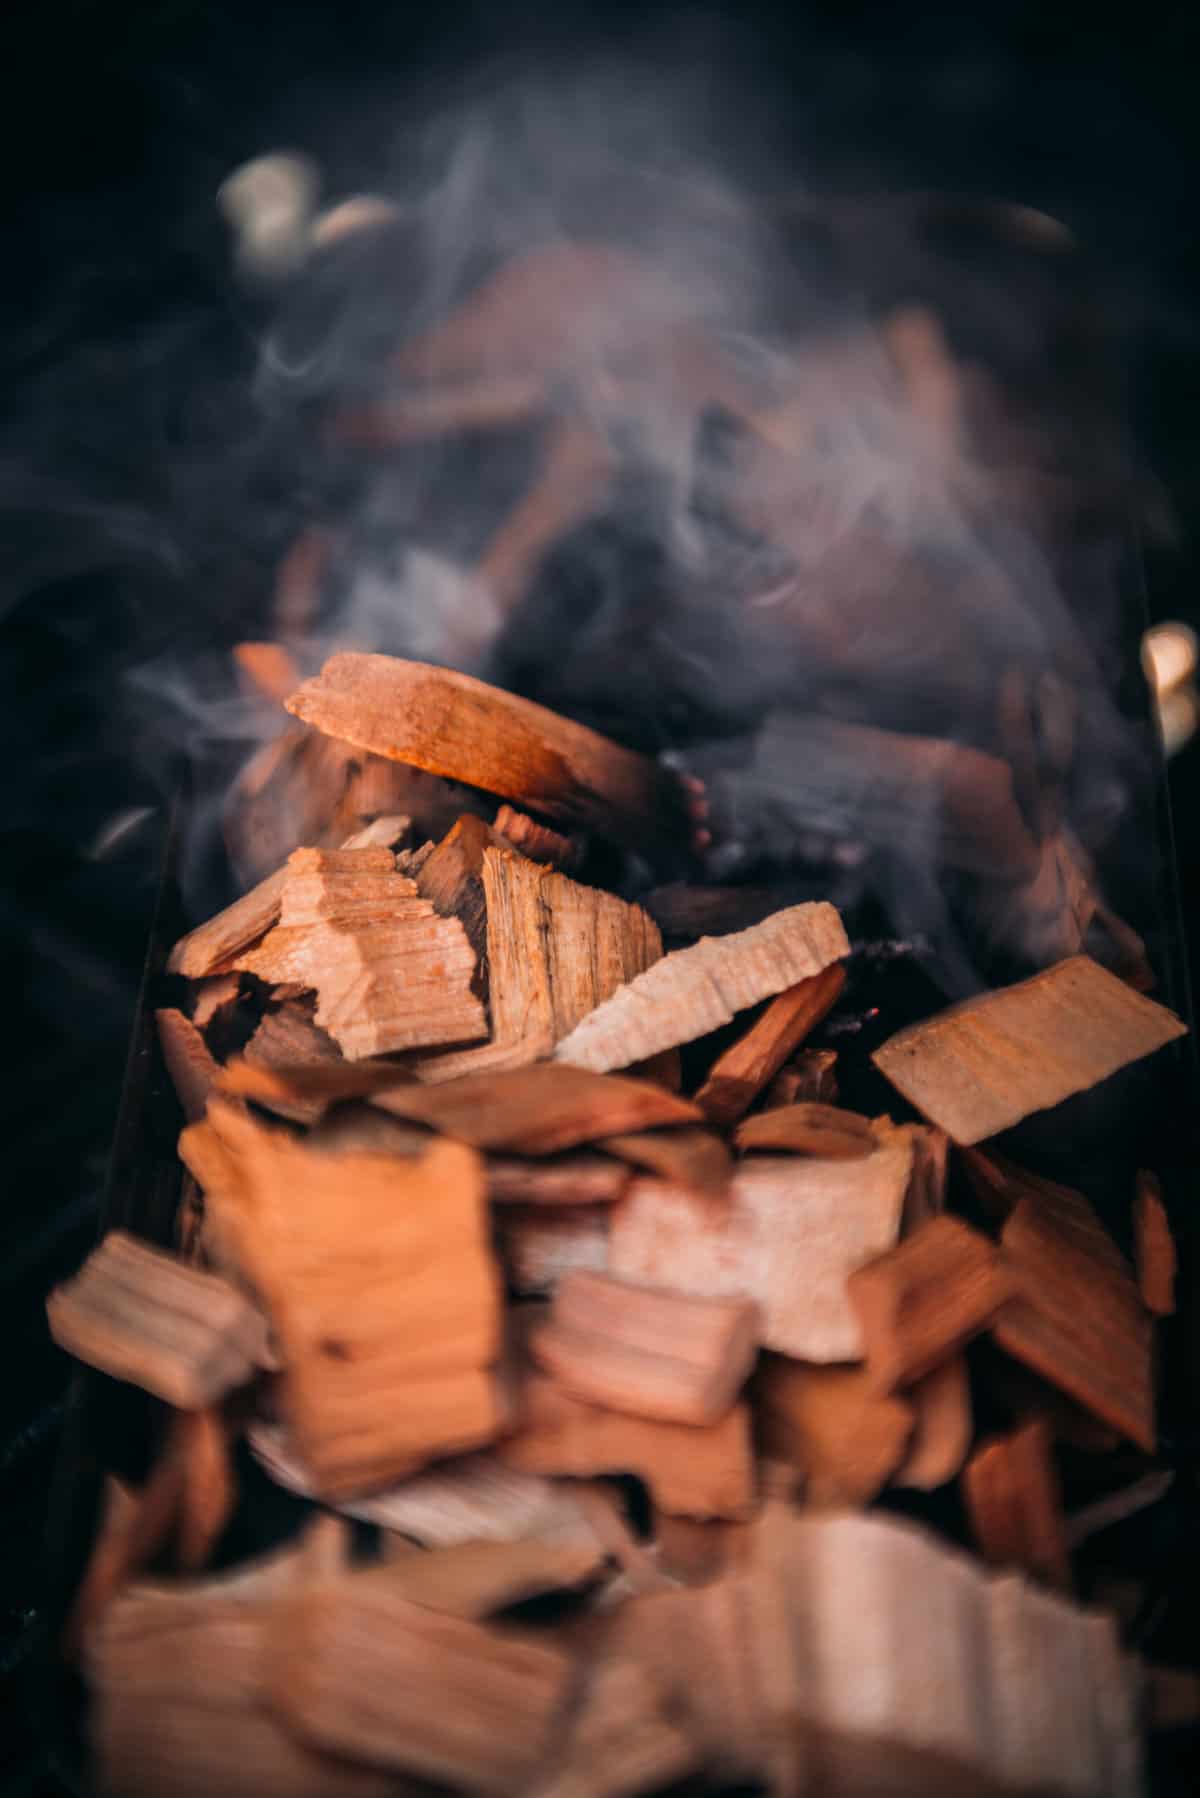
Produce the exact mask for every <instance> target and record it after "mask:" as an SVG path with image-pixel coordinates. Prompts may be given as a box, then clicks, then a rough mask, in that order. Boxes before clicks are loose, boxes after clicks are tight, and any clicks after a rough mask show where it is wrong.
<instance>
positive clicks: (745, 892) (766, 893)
mask: <svg viewBox="0 0 1200 1798" xmlns="http://www.w3.org/2000/svg"><path fill="white" fill-rule="evenodd" d="M785 903H786V900H785ZM779 906H780V896H779V888H778V887H777V886H766V887H723V886H707V887H699V886H688V885H686V884H685V883H684V882H682V881H676V882H673V883H672V884H671V885H670V886H662V887H655V888H654V890H653V892H650V893H647V895H646V910H647V911H648V912H649V913H650V916H651V917H652V918H653V919H654V921H655V923H656V924H657V925H658V927H659V929H660V930H661V931H662V933H663V935H664V936H665V937H691V938H692V939H693V940H695V939H696V938H698V937H702V936H728V935H730V934H731V932H733V931H738V930H751V929H753V927H754V926H755V925H756V924H761V923H762V922H763V920H764V918H769V917H770V916H771V914H772V913H773V912H777V911H778V910H779Z"/></svg>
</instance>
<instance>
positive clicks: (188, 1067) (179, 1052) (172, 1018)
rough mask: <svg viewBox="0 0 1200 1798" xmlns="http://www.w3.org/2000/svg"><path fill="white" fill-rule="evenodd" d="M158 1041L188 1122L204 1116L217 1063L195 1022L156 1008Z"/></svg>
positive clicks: (215, 1074)
mask: <svg viewBox="0 0 1200 1798" xmlns="http://www.w3.org/2000/svg"><path fill="white" fill-rule="evenodd" d="M154 1021H155V1023H156V1024H157V1025H158V1040H159V1044H160V1046H161V1048H162V1055H163V1060H164V1061H165V1062H166V1064H167V1072H168V1074H170V1076H171V1084H172V1086H173V1087H174V1088H175V1094H176V1097H177V1098H178V1100H179V1103H180V1106H181V1108H182V1110H183V1115H184V1117H185V1118H186V1119H187V1120H188V1122H189V1124H194V1123H195V1122H196V1120H197V1118H202V1117H203V1116H204V1107H205V1106H206V1105H207V1103H208V1095H209V1093H210V1092H211V1091H212V1089H213V1084H214V1082H215V1080H216V1078H217V1064H216V1062H215V1061H214V1060H213V1058H212V1055H211V1054H210V1053H209V1048H208V1044H207V1043H206V1042H205V1040H204V1038H203V1036H202V1035H201V1034H200V1031H199V1030H198V1029H197V1027H196V1025H195V1024H193V1023H192V1021H191V1019H190V1018H186V1017H185V1016H184V1015H183V1013H182V1012H181V1011H176V1010H174V1009H173V1008H167V1009H165V1010H162V1011H156V1012H155V1014H154Z"/></svg>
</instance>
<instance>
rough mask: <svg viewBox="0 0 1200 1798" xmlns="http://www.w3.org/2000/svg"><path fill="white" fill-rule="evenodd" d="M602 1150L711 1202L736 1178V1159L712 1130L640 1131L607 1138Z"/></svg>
mask: <svg viewBox="0 0 1200 1798" xmlns="http://www.w3.org/2000/svg"><path fill="white" fill-rule="evenodd" d="M602 1146H603V1149H604V1153H605V1154H606V1155H615V1156H617V1157H618V1159H619V1160H621V1161H626V1162H628V1163H629V1164H630V1165H631V1166H632V1167H640V1168H645V1169H646V1170H647V1171H648V1172H650V1173H652V1174H659V1175H661V1176H662V1178H663V1179H664V1180H670V1181H671V1182H672V1184H673V1185H675V1186H686V1187H687V1188H688V1189H689V1190H690V1191H692V1192H696V1193H701V1194H704V1195H705V1196H706V1197H708V1198H714V1199H719V1198H721V1197H723V1195H724V1194H725V1192H726V1191H727V1190H728V1188H729V1182H730V1179H731V1178H732V1175H733V1158H732V1157H731V1155H730V1153H729V1150H728V1149H727V1148H726V1146H725V1144H724V1143H723V1142H722V1140H721V1138H720V1137H719V1136H717V1135H715V1134H714V1133H713V1132H712V1131H711V1130H696V1129H688V1128H686V1127H685V1128H682V1129H675V1130H639V1131H635V1132H633V1133H631V1134H626V1135H621V1136H606V1137H605V1139H604V1142H603V1145H602Z"/></svg>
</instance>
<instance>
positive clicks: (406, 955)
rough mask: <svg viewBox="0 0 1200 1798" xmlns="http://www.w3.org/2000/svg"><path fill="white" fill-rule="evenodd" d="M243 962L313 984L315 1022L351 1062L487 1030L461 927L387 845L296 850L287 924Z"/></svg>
mask: <svg viewBox="0 0 1200 1798" xmlns="http://www.w3.org/2000/svg"><path fill="white" fill-rule="evenodd" d="M237 966H238V967H239V968H240V969H242V971H243V972H246V973H250V974H256V975H257V976H258V978H259V979H260V980H266V981H268V982H273V981H298V982H300V983H301V984H303V985H304V986H306V987H309V988H311V989H312V990H313V991H315V993H316V995H317V1010H316V1022H317V1024H318V1025H319V1026H320V1027H321V1028H322V1029H323V1030H327V1031H328V1032H329V1034H330V1036H332V1037H333V1038H334V1040H335V1041H336V1042H337V1044H338V1046H339V1047H340V1048H341V1050H342V1053H343V1054H344V1055H345V1056H346V1057H347V1058H348V1059H349V1060H358V1059H361V1058H363V1057H365V1056H372V1055H378V1054H386V1053H388V1052H390V1051H393V1050H397V1049H416V1048H421V1047H425V1046H429V1045H433V1044H438V1043H452V1042H464V1041H470V1040H471V1038H473V1037H479V1036H484V1035H486V1033H487V1023H486V1019H485V1017H484V1012H483V1007H482V1005H481V1004H480V1001H479V999H478V998H477V996H476V995H475V993H474V992H473V990H472V983H473V981H474V978H475V956H474V954H473V953H472V950H471V946H470V944H469V942H468V941H467V937H466V933H465V931H464V930H463V927H462V925H461V924H460V923H459V921H458V920H457V918H440V917H438V916H437V914H436V912H435V911H434V908H433V905H432V904H431V903H430V901H429V900H427V899H423V898H422V897H421V896H420V895H419V893H418V891H417V888H416V887H415V885H414V884H413V882H412V881H410V880H408V879H406V878H405V876H404V875H402V874H397V873H396V872H395V861H394V858H393V857H392V855H391V852H390V851H389V850H386V849H381V848H373V849H344V850H320V849H297V850H295V851H294V852H293V854H292V855H290V856H289V857H288V862H287V867H286V870H285V877H284V883H283V891H282V894H281V898H280V913H279V923H278V925H277V926H276V927H275V928H274V929H273V930H271V931H270V932H269V933H268V934H267V936H265V937H264V938H263V940H262V942H261V943H260V944H259V946H258V947H257V948H256V949H251V950H249V951H247V952H246V953H245V954H243V955H240V956H239V957H238V958H237Z"/></svg>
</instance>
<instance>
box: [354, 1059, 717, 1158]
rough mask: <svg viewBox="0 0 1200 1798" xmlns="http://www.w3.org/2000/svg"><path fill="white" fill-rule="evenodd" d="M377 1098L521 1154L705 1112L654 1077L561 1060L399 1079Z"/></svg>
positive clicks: (478, 1144) (467, 1138) (444, 1128)
mask: <svg viewBox="0 0 1200 1798" xmlns="http://www.w3.org/2000/svg"><path fill="white" fill-rule="evenodd" d="M374 1103H375V1104H376V1105H379V1106H382V1107H383V1109H384V1110H385V1111H389V1112H391V1113H393V1115H394V1116H396V1117H404V1118H412V1119H414V1120H415V1121H416V1122H418V1123H422V1124H428V1125H429V1126H430V1127H431V1128H432V1129H434V1130H439V1131H441V1132H442V1134H443V1135H445V1136H455V1137H458V1138H459V1139H460V1140H461V1141H463V1142H469V1143H471V1144H472V1146H473V1147H475V1148H477V1149H488V1150H511V1151H512V1152H513V1153H515V1154H519V1155H553V1154H557V1153H559V1152H560V1151H562V1150H564V1149H573V1148H576V1147H578V1146H579V1145H580V1144H582V1143H593V1142H601V1141H603V1140H604V1138H605V1137H608V1136H621V1135H625V1134H627V1133H628V1132H631V1131H641V1130H650V1129H654V1128H656V1127H657V1126H659V1125H663V1124H687V1123H694V1122H696V1121H698V1119H699V1117H700V1113H699V1112H698V1110H697V1109H696V1107H695V1105H693V1104H691V1103H690V1102H689V1101H688V1100H687V1099H681V1098H678V1097H677V1096H676V1095H675V1094H674V1093H669V1092H666V1091H664V1089H663V1088H662V1087H661V1086H654V1085H651V1084H650V1082H649V1081H639V1080H630V1079H628V1078H626V1077H624V1076H620V1075H614V1074H591V1073H588V1072H586V1071H585V1070H584V1069H582V1068H573V1067H566V1066H560V1065H558V1064H557V1063H540V1064H536V1065H534V1066H533V1067H528V1068H514V1069H512V1070H510V1071H508V1072H502V1073H496V1074H472V1075H469V1076H467V1077H466V1078H464V1079H461V1080H453V1081H448V1082H446V1083H445V1084H444V1085H437V1086H404V1087H398V1088H396V1089H395V1090H394V1091H389V1092H380V1093H376V1094H375V1095H374Z"/></svg>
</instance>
